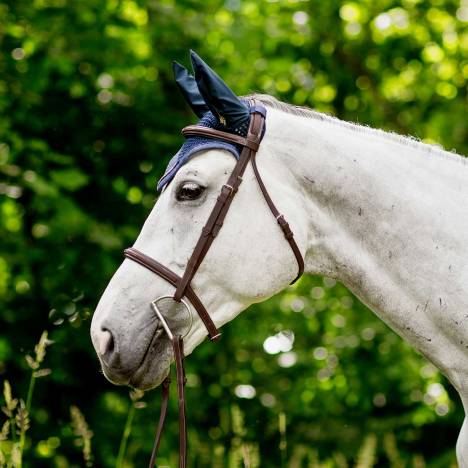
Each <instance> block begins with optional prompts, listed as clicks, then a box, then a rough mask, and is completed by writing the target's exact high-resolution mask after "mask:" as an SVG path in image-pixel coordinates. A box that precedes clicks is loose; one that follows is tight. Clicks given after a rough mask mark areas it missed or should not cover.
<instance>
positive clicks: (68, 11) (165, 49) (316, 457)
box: [0, 0, 468, 467]
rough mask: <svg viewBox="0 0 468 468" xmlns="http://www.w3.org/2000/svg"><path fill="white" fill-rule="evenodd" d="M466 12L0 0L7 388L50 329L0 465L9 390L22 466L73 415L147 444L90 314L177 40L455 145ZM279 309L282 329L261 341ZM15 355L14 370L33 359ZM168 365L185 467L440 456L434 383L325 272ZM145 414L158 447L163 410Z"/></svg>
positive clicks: (302, 92) (136, 184)
mask: <svg viewBox="0 0 468 468" xmlns="http://www.w3.org/2000/svg"><path fill="white" fill-rule="evenodd" d="M467 11H468V10H467V7H466V5H465V3H460V2H459V1H458V0H403V1H402V2H396V1H393V0H372V1H371V0H356V1H337V0H330V1H318V0H309V1H292V0H276V1H253V0H227V1H225V2H222V1H219V0H206V1H204V2H195V1H193V0H181V1H177V2H175V1H174V0H160V1H151V0H147V1H146V0H139V1H135V0H99V1H98V0H80V1H77V2H65V1H64V0H34V1H25V0H14V1H13V0H10V1H1V2H0V17H1V18H2V29H1V36H0V37H1V45H0V47H1V52H2V53H1V54H0V70H1V73H0V111H1V113H2V119H0V236H1V239H2V243H1V250H0V303H1V314H0V377H1V380H2V381H4V382H5V381H6V378H8V380H9V381H10V382H13V387H14V389H15V392H16V393H17V394H18V395H28V388H30V389H31V386H30V383H29V382H28V378H27V371H28V364H29V366H30V367H31V364H33V363H34V362H36V361H37V357H38V355H37V354H36V358H30V359H28V362H26V361H25V360H24V358H23V355H24V354H26V353H27V352H28V351H29V350H30V349H31V344H32V343H34V342H35V339H36V336H37V335H38V334H39V332H40V331H41V330H43V329H44V328H48V329H49V334H50V336H51V337H52V339H53V340H54V342H55V345H54V347H53V348H51V350H50V352H49V353H48V355H47V358H46V359H47V361H48V362H47V366H48V367H50V368H51V369H52V373H51V375H50V376H48V377H47V379H44V380H42V381H41V384H40V385H37V388H35V392H34V405H33V406H32V408H31V401H30V400H29V405H28V403H27V401H26V403H22V404H20V403H19V401H20V400H14V399H13V397H11V396H9V397H8V399H9V400H8V401H9V402H8V401H6V400H7V395H8V392H6V393H5V397H4V400H5V401H4V402H3V403H2V405H3V406H5V407H6V408H8V405H10V406H11V405H12V404H13V403H12V401H17V403H16V406H15V407H14V408H10V409H9V410H8V411H9V412H10V413H11V415H12V416H8V415H7V422H6V423H5V424H3V422H2V425H1V426H0V427H3V429H2V430H1V433H0V448H1V452H0V465H2V463H4V462H2V460H3V459H6V458H7V457H9V456H10V454H11V447H12V446H11V445H8V444H9V442H8V440H10V441H13V440H14V441H15V442H14V443H15V444H17V447H18V449H15V450H16V452H15V453H14V454H13V455H14V456H15V457H18V456H20V453H19V445H18V444H19V439H13V437H16V436H17V435H18V436H21V434H16V429H15V428H16V426H15V425H16V421H17V418H16V416H15V415H17V411H19V409H21V408H23V410H24V411H23V410H21V411H23V412H22V416H21V418H20V419H21V421H22V424H23V428H24V431H23V434H24V450H25V451H24V454H23V457H24V459H25V464H26V465H27V466H38V467H41V466H57V467H66V466H71V465H74V466H82V465H83V463H88V464H89V463H91V460H92V458H91V452H90V446H88V445H87V444H89V443H90V440H91V438H90V434H91V432H90V431H92V432H93V433H94V436H93V438H92V449H93V453H92V456H93V457H94V463H95V464H96V466H115V464H116V461H117V456H118V451H119V443H120V444H121V443H122V441H124V451H125V459H124V460H123V458H119V461H118V462H119V463H121V466H128V467H130V466H142V465H143V464H144V463H145V462H146V461H147V460H148V456H149V453H150V450H151V442H152V441H151V438H152V432H153V427H154V425H155V420H156V415H157V409H158V404H153V400H157V399H158V394H157V392H156V393H155V394H153V393H152V394H151V395H147V396H146V400H147V401H150V400H151V404H150V405H149V406H148V408H147V409H145V410H144V411H138V412H133V413H132V417H131V420H130V423H129V422H128V414H129V413H128V408H130V409H131V408H133V409H134V408H135V407H137V406H136V402H135V401H133V400H132V401H131V402H129V400H128V398H127V395H126V391H125V390H124V389H118V388H115V387H113V386H111V384H109V383H107V382H106V381H105V380H104V378H103V377H102V375H101V374H100V373H99V368H98V364H97V360H96V358H95V356H94V351H93V349H92V346H91V343H90V339H89V318H90V315H91V313H92V310H93V309H94V307H95V305H96V303H97V300H98V298H99V295H100V294H101V292H102V291H103V289H104V287H105V286H106V284H107V282H108V281H109V279H110V277H111V275H112V273H113V272H114V271H115V269H116V267H117V265H118V264H119V262H120V261H121V259H122V257H121V251H122V248H123V247H124V246H127V245H129V244H131V243H132V241H133V240H134V239H135V237H136V235H137V233H138V231H139V229H140V227H141V226H142V223H143V221H144V219H145V217H146V215H147V214H148V211H149V210H150V208H151V206H152V205H153V202H154V198H155V182H156V180H157V178H158V176H159V175H160V174H161V173H162V172H163V170H164V168H165V166H166V164H167V161H168V159H169V158H170V156H171V155H172V154H174V152H175V151H176V150H177V148H178V146H179V145H180V144H181V142H182V139H181V137H180V134H179V130H180V128H181V127H182V126H184V125H186V124H188V123H190V122H191V121H193V117H192V116H191V114H190V111H189V110H188V109H187V106H186V105H185V104H184V102H183V100H182V98H181V97H180V96H179V94H178V92H177V89H176V86H175V85H174V83H173V80H172V76H171V75H172V72H171V60H173V59H176V60H178V61H180V62H182V63H187V50H188V48H190V47H192V48H194V49H195V50H197V51H198V52H199V53H200V54H201V55H202V56H203V57H204V58H206V60H207V61H208V62H209V63H210V64H213V66H214V67H215V68H216V69H217V70H218V71H219V73H220V74H221V75H222V76H223V77H224V78H225V79H226V81H227V82H228V83H230V84H231V85H232V87H233V88H234V90H235V91H236V92H237V93H238V94H248V93H249V92H252V91H259V92H266V93H270V94H274V95H275V96H277V97H278V98H280V99H282V100H286V101H288V102H291V103H295V104H300V105H307V106H310V107H313V108H315V109H317V110H319V111H324V112H328V113H332V114H335V115H337V116H338V117H340V118H342V119H346V120H351V121H358V122H360V123H364V124H369V125H372V126H374V127H380V128H385V129H387V130H393V131H397V132H400V133H404V134H412V135H414V136H416V137H419V138H421V139H422V140H424V141H428V142H435V143H440V144H442V145H443V146H445V147H446V148H447V149H452V148H453V149H455V150H457V151H459V152H460V153H466V149H467V148H466V142H467V139H466V130H467V120H466V78H467V76H468V62H467V58H466V57H467V49H468V32H467V30H466V27H465V26H466V20H467V17H468V13H467ZM285 330H290V331H292V332H293V333H294V344H293V348H292V349H290V350H286V348H283V349H284V350H283V351H281V350H280V351H278V352H277V353H275V354H270V353H267V352H265V351H264V348H263V344H264V342H265V340H266V339H267V338H268V337H273V338H272V339H271V340H270V341H269V343H273V344H274V343H276V342H277V341H278V340H279V341H280V342H285V341H284V336H283V335H278V336H277V337H276V338H275V336H276V335H277V334H278V333H280V332H282V331H285ZM288 336H292V335H291V334H289V335H288ZM275 340H276V341H275ZM281 340H283V341H281ZM286 341H288V340H287V339H286ZM270 350H271V348H270ZM36 353H37V350H36ZM34 359H36V361H35V360H34ZM39 364H40V362H38V365H39ZM29 371H30V372H31V373H32V375H33V378H32V382H33V385H34V381H35V378H36V377H39V376H40V375H43V373H42V374H40V375H38V374H34V373H35V372H41V371H40V370H37V369H35V368H34V367H33V368H32V369H29ZM43 371H44V370H43ZM45 372H46V373H47V371H45ZM187 372H188V384H189V387H190V388H189V391H188V397H187V399H188V401H187V408H188V415H189V421H190V422H189V437H190V444H191V445H190V451H189V453H190V457H191V466H210V465H211V466H226V464H227V463H229V466H243V465H245V466H252V467H254V466H259V465H261V466H278V464H279V463H280V461H282V463H283V466H291V467H296V466H297V467H299V466H314V467H315V466H337V467H345V466H354V465H355V464H356V465H357V466H372V464H373V463H374V464H376V465H377V466H392V467H393V466H415V467H422V466H429V467H441V466H444V467H446V466H450V464H451V463H453V460H454V444H455V440H456V436H457V432H458V429H459V427H460V425H461V421H462V417H463V413H462V408H461V406H460V403H459V401H458V397H457V396H456V394H455V392H454V391H453V389H452V388H451V387H450V386H449V385H448V383H447V381H446V380H445V379H444V378H443V377H442V376H441V375H440V374H439V373H438V372H437V371H436V370H435V369H434V368H433V367H432V366H430V365H429V364H427V362H425V361H424V359H423V358H422V357H421V356H419V355H417V354H416V353H415V352H414V351H413V350H412V349H410V347H409V346H407V345H406V344H405V343H403V342H402V341H401V340H400V339H399V338H398V337H397V336H396V335H394V334H393V333H392V332H391V331H390V330H389V329H388V328H387V327H386V326H385V325H384V324H382V323H381V322H380V321H379V320H378V319H377V318H376V317H374V316H373V315H372V314H371V313H370V312H369V311H368V310H367V309H366V308H365V307H364V306H363V305H362V304H360V303H359V302H358V301H357V300H356V299H354V298H352V297H351V296H350V293H349V292H348V291H347V290H346V289H345V288H344V287H342V286H341V285H336V284H334V282H332V281H330V280H327V279H322V278H304V279H303V280H302V281H301V282H300V283H299V284H298V285H297V286H296V287H294V288H290V289H289V290H287V291H286V292H285V293H284V294H282V295H281V296H278V297H276V298H274V299H272V300H271V301H269V302H267V303H266V304H262V305H258V306H255V307H252V308H251V310H249V311H247V312H246V313H245V314H243V316H241V317H239V318H238V319H237V320H235V321H234V322H233V323H231V324H229V325H228V326H226V327H225V330H224V336H223V340H222V342H221V343H220V344H219V345H217V346H214V345H212V344H211V343H205V344H203V345H202V346H201V347H200V348H199V349H197V351H196V352H195V353H194V354H193V355H192V356H190V358H189V359H188V362H187ZM202 382H203V386H202ZM28 385H29V387H28ZM5 388H7V387H5ZM205 389H208V392H207V394H206V392H205ZM240 396H251V397H253V398H241V397H240ZM26 400H28V398H27V397H26ZM140 403H141V402H140ZM70 407H72V408H80V410H73V413H72V414H73V420H74V422H72V421H71V420H70ZM29 408H31V412H30V414H27V413H29ZM132 411H133V410H132ZM170 411H171V412H170V414H172V415H174V413H175V411H176V399H175V398H172V400H171V408H170ZM80 415H81V416H80ZM83 415H84V416H83ZM281 415H283V416H281ZM26 418H29V419H30V422H29V421H28V424H27V425H29V424H30V425H31V427H30V428H29V429H28V430H27V432H26V426H27V425H26ZM239 418H240V419H239ZM281 418H284V421H283V422H282V423H281V424H280V426H279V421H280V419H281ZM169 419H171V418H170V417H169ZM241 420H242V421H241ZM126 421H127V424H126ZM240 421H241V423H240ZM129 424H130V426H129ZM124 427H133V430H132V432H131V433H129V432H128V431H127V433H126V434H127V435H126V436H125V437H126V438H125V439H122V431H123V430H124ZM280 427H281V431H280ZM80 428H81V429H80ZM165 434H166V436H167V438H166V440H165V441H164V442H163V444H162V447H161V448H162V452H163V454H164V456H165V457H166V461H169V460H170V461H171V463H172V464H174V463H175V462H174V460H175V457H176V452H177V446H178V445H177V422H176V418H172V420H171V421H170V422H169V424H168V427H167V429H166V433H165ZM85 436H86V437H85ZM77 438H78V439H79V440H81V442H80V443H81V444H82V449H83V453H80V450H77V449H76V447H75V441H76V440H77ZM88 449H89V450H88ZM85 450H86V451H85ZM83 455H84V457H85V461H83ZM2 457H3V458H2ZM424 460H426V461H424Z"/></svg>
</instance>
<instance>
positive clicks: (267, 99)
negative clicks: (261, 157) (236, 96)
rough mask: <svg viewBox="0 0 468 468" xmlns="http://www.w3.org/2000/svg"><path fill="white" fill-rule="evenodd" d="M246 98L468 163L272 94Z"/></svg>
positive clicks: (406, 138)
mask: <svg viewBox="0 0 468 468" xmlns="http://www.w3.org/2000/svg"><path fill="white" fill-rule="evenodd" d="M247 98H251V99H257V100H259V101H260V102H262V103H263V104H265V105H266V106H267V107H272V108H273V109H278V110H280V111H283V112H285V113H287V114H292V115H298V116H301V117H306V118H309V119H316V120H320V121H322V122H329V123H331V124H334V125H338V126H340V127H342V128H345V129H347V130H351V131H353V132H361V133H364V134H368V135H373V136H378V137H383V138H386V139H388V140H391V141H392V142H395V143H398V144H401V145H405V146H408V147H411V148H415V149H418V150H420V151H424V152H425V153H427V154H429V155H434V156H438V157H443V158H445V159H448V160H451V161H454V162H458V163H461V164H464V165H468V158H465V157H464V156H461V155H459V154H457V153H456V152H455V151H454V150H453V151H447V150H444V149H443V148H441V147H440V146H437V145H431V144H428V143H423V142H421V141H420V140H419V139H417V138H416V137H413V136H402V135H399V134H397V133H393V132H386V131H384V130H380V129H375V128H372V127H368V126H366V125H359V124H356V123H352V122H346V121H344V120H340V119H338V118H336V117H333V116H331V115H327V114H323V113H321V112H317V111H315V110H312V109H309V108H308V107H303V106H295V105H293V104H287V103H285V102H281V101H279V100H278V99H276V98H275V97H273V96H270V95H269V94H252V95H249V96H247Z"/></svg>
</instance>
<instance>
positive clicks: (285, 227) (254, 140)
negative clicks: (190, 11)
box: [124, 100, 304, 468]
mask: <svg viewBox="0 0 468 468" xmlns="http://www.w3.org/2000/svg"><path fill="white" fill-rule="evenodd" d="M250 114H251V117H250V124H249V129H248V131H247V136H246V137H243V136H240V135H235V134H232V133H227V132H223V131H220V130H216V129H213V128H208V127H202V126H197V125H191V126H188V127H185V128H184V129H183V130H182V134H183V135H184V136H185V137H190V136H203V137H205V138H214V139H219V140H223V141H227V142H230V143H235V144H236V145H240V146H241V147H242V152H241V154H240V156H239V159H238V161H237V163H236V165H235V167H234V169H233V171H232V173H231V175H230V176H229V179H228V181H227V182H226V183H225V184H224V185H223V186H222V188H221V192H220V194H219V195H218V198H217V200H216V204H215V206H214V208H213V210H212V211H211V214H210V215H209V217H208V221H207V222H206V224H205V226H204V227H203V229H202V232H201V235H200V237H199V239H198V241H197V243H196V245H195V248H194V250H193V253H192V255H191V257H190V259H189V261H188V263H187V267H186V268H185V271H184V273H183V275H182V277H180V276H179V275H177V274H176V273H174V272H173V271H171V270H170V269H169V268H167V267H165V266H164V265H162V264H161V263H159V262H158V261H156V260H154V259H153V258H151V257H149V256H147V255H145V254H144V253H142V252H140V251H139V250H137V249H135V248H133V247H131V248H128V249H126V250H125V252H124V254H125V256H126V257H127V258H129V259H130V260H133V261H135V262H137V263H139V264H140V265H142V266H144V267H145V268H147V269H148V270H150V271H152V272H153V273H155V274H157V275H159V276H160V277H161V278H163V279H164V280H166V281H167V282H168V283H170V284H171V285H172V286H174V287H175V288H176V290H175V292H174V295H173V296H172V299H174V300H175V301H176V302H179V303H181V304H182V306H183V307H185V308H186V309H187V311H188V314H189V316H190V319H191V320H192V316H191V309H190V306H189V304H187V302H186V301H185V300H184V299H183V298H184V297H185V298H187V299H188V301H189V302H190V303H191V304H192V306H193V308H194V309H195V310H196V311H197V313H198V315H199V317H200V319H201V320H202V321H203V323H204V325H205V327H206V329H207V331H208V336H209V337H210V340H211V341H216V340H218V339H219V337H220V336H221V333H220V332H219V331H218V329H217V328H216V326H215V324H214V323H213V321H212V320H211V317H210V315H209V313H208V312H207V310H206V308H205V307H204V305H203V303H202V302H201V300H200V299H199V298H198V296H197V294H196V293H195V291H194V290H193V289H192V287H191V286H190V283H191V281H192V279H193V277H194V275H195V274H196V272H197V270H198V268H199V266H200V265H201V263H202V262H203V259H204V258H205V256H206V254H207V252H208V250H209V248H210V246H211V244H212V243H213V241H214V239H215V237H216V236H217V235H218V233H219V231H220V229H221V227H222V226H223V221H224V219H225V217H226V215H227V213H228V211H229V207H230V206H231V202H232V200H233V198H234V196H235V194H236V193H237V190H238V189H239V186H240V184H241V182H242V175H243V174H244V171H245V168H246V167H247V164H248V162H249V161H250V162H251V164H252V168H253V171H254V174H255V178H256V179H257V182H258V185H259V186H260V190H261V191H262V194H263V197H264V198H265V201H266V203H267V205H268V207H269V209H270V211H271V213H272V214H273V216H274V217H275V219H276V221H277V222H278V225H279V226H280V228H281V229H282V231H283V233H284V237H285V238H286V240H287V241H288V243H289V245H290V247H291V249H292V251H293V253H294V256H295V257H296V260H297V264H298V274H297V276H296V277H295V279H294V280H293V281H292V282H291V284H293V283H294V282H296V281H297V280H298V279H299V278H300V276H301V275H302V274H303V272H304V259H303V257H302V254H301V252H300V250H299V247H298V246H297V244H296V241H295V240H294V235H293V232H292V231H291V228H290V227H289V224H288V223H287V221H286V219H285V218H284V216H283V215H282V214H281V213H280V212H279V211H278V210H277V208H276V206H275V204H274V203H273V200H272V199H271V197H270V195H269V193H268V191H267V189H266V187H265V184H264V183H263V180H262V178H261V177H260V173H259V172H258V168H257V163H256V160H255V156H256V153H257V151H258V148H259V146H260V143H261V141H262V138H263V134H264V131H265V118H266V109H265V107H264V106H263V105H262V104H260V103H259V102H258V101H254V100H251V101H250ZM169 297H171V296H169ZM167 298H168V296H163V297H160V298H158V299H156V300H155V301H153V302H152V303H151V307H152V308H153V310H154V312H155V314H156V315H157V317H158V319H159V321H160V322H161V324H162V326H163V328H164V330H165V332H166V334H167V335H168V337H169V339H170V340H171V343H172V347H173V350H174V361H175V365H176V375H177V391H178V395H179V467H180V468H185V467H186V464H187V431H186V421H185V395H184V386H185V372H184V362H183V359H184V350H183V337H182V336H180V335H177V336H176V335H174V334H173V333H172V331H171V329H170V328H169V325H168V324H167V321H166V319H165V318H164V316H163V314H162V313H161V311H160V308H159V307H158V304H159V303H160V302H161V301H162V300H165V299H167ZM187 333H188V332H187ZM169 383H170V378H169V377H167V378H166V379H165V380H164V382H163V383H162V404H161V413H160V417H159V423H158V427H157V430H156V436H155V441H154V446H153V452H152V454H151V460H150V464H149V466H150V468H152V467H154V463H155V462H156V454H157V451H158V448H159V442H160V440H161V434H162V430H163V426H164V421H165V418H166V412H167V405H168V398H169Z"/></svg>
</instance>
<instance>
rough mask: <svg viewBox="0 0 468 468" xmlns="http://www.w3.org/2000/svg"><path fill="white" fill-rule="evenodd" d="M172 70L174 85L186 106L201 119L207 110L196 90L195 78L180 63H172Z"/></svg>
mask: <svg viewBox="0 0 468 468" xmlns="http://www.w3.org/2000/svg"><path fill="white" fill-rule="evenodd" d="M172 70H173V71H174V78H175V80H176V83H177V85H178V87H179V89H180V91H181V93H182V95H183V96H184V97H185V100H186V101H187V103H188V105H189V106H190V107H191V108H192V110H193V112H195V114H196V115H197V116H198V117H200V118H201V117H203V115H204V114H206V113H207V112H208V111H209V108H208V106H207V105H206V103H205V100H204V99H203V97H202V95H201V94H200V91H199V90H198V86H197V82H196V81H195V78H194V77H193V76H192V75H191V74H190V73H189V72H188V70H187V69H186V68H185V67H183V66H182V65H181V64H180V63H177V62H172Z"/></svg>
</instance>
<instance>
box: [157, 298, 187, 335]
mask: <svg viewBox="0 0 468 468" xmlns="http://www.w3.org/2000/svg"><path fill="white" fill-rule="evenodd" d="M163 299H172V300H173V301H174V302H175V303H176V304H182V305H183V306H184V307H185V308H186V310H187V312H188V316H189V326H188V330H187V331H186V333H185V335H183V336H182V339H184V338H185V337H186V336H187V335H188V334H189V333H190V332H191V330H192V326H193V313H192V309H191V308H190V306H189V304H188V303H187V301H185V300H184V299H181V300H180V302H176V301H175V300H174V298H173V297H172V296H161V297H158V298H157V299H155V300H154V301H153V302H152V303H151V307H152V309H153V310H154V312H155V314H156V315H157V317H158V319H159V320H160V321H161V324H162V326H163V328H164V331H165V332H166V334H167V336H168V337H169V339H170V340H171V341H172V340H173V339H174V334H173V333H172V331H171V329H170V328H169V325H168V323H167V321H166V319H165V318H164V316H163V314H162V313H161V311H160V310H159V307H158V302H160V301H161V300H163Z"/></svg>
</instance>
